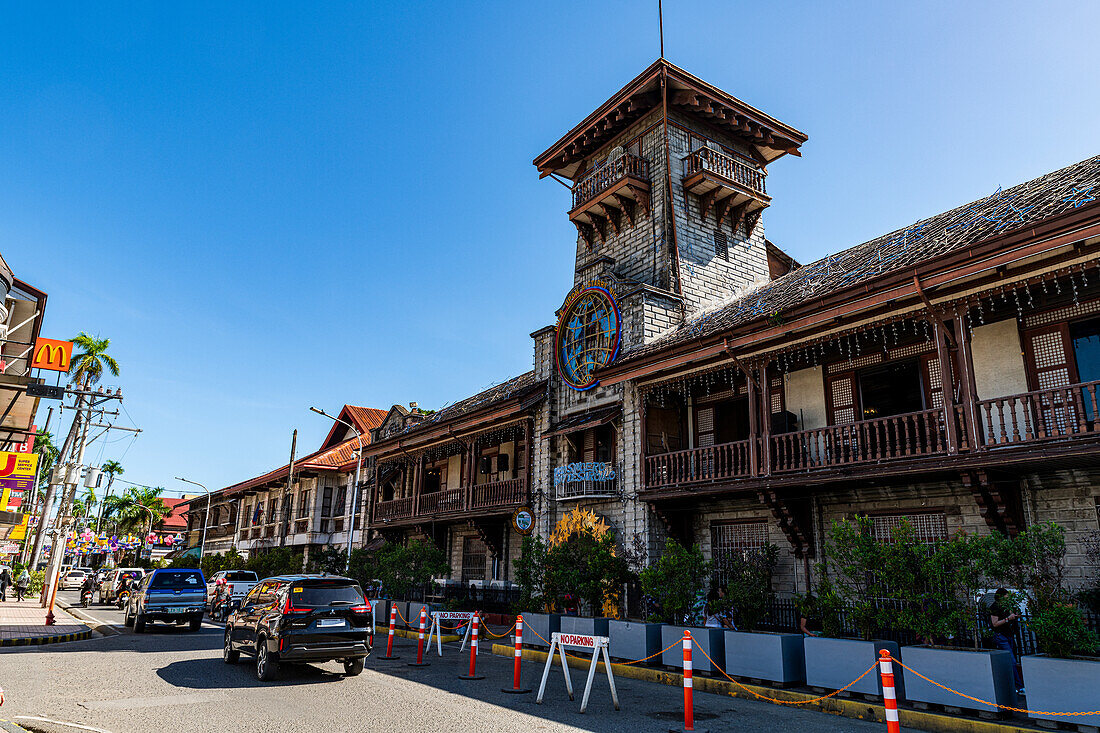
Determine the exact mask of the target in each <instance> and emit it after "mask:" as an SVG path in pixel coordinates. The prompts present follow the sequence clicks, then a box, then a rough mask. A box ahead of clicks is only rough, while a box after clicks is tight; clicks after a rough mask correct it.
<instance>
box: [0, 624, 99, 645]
mask: <svg viewBox="0 0 1100 733" xmlns="http://www.w3.org/2000/svg"><path fill="white" fill-rule="evenodd" d="M90 638H92V630H91V629H90V628H88V627H87V626H85V627H84V630H83V631H75V632H73V633H71V634H58V635H55V636H24V637H21V638H18V639H0V647H9V646H41V645H42V644H60V643H62V642H66V641H84V640H85V639H90Z"/></svg>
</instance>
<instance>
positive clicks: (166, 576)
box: [149, 570, 206, 590]
mask: <svg viewBox="0 0 1100 733" xmlns="http://www.w3.org/2000/svg"><path fill="white" fill-rule="evenodd" d="M149 587H150V588H172V589H173V590H175V589H177V588H179V589H182V590H188V589H195V590H198V589H199V588H203V589H205V587H206V586H205V584H204V583H203V580H202V573H200V572H199V571H197V570H167V571H162V572H159V573H157V574H156V575H154V576H153V579H152V580H151V581H149Z"/></svg>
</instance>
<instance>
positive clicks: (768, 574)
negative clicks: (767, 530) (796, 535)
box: [718, 544, 779, 631]
mask: <svg viewBox="0 0 1100 733" xmlns="http://www.w3.org/2000/svg"><path fill="white" fill-rule="evenodd" d="M778 562H779V548H778V547H776V546H775V545H772V544H768V545H765V546H764V547H763V548H762V549H760V550H754V551H749V552H745V553H741V554H737V555H734V556H732V557H729V558H726V559H724V560H723V561H722V563H721V565H720V567H719V568H718V569H719V571H720V574H721V575H722V577H723V578H724V579H725V580H726V584H725V587H724V588H723V590H724V591H725V594H726V596H725V599H724V600H722V601H719V605H721V606H724V609H722V610H728V611H729V612H730V613H731V614H732V615H733V619H734V622H735V623H736V626H737V628H738V630H740V631H752V630H753V629H755V628H756V626H757V624H759V623H760V620H761V619H763V618H764V615H765V614H766V613H767V610H768V601H770V600H771V598H772V596H773V595H774V593H773V592H772V573H773V572H775V566H776V564H777V563H778Z"/></svg>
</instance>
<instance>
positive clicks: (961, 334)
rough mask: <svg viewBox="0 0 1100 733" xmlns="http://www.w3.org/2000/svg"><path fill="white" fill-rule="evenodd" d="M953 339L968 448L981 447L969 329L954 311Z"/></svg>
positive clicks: (982, 434) (983, 436) (982, 433)
mask: <svg viewBox="0 0 1100 733" xmlns="http://www.w3.org/2000/svg"><path fill="white" fill-rule="evenodd" d="M955 323H956V324H958V325H956V326H955V339H956V341H957V342H958V344H959V379H960V380H961V382H962V405H963V415H964V417H965V418H966V438H967V445H968V446H969V447H970V450H972V451H974V450H980V449H981V448H982V447H983V443H984V442H985V441H984V438H985V433H984V432H983V431H982V423H981V417H980V415H979V414H978V388H977V385H976V384H975V383H974V349H973V344H971V342H970V329H969V328H967V327H966V322H965V321H964V320H963V318H962V316H961V315H960V314H959V313H958V312H957V311H956V313H955Z"/></svg>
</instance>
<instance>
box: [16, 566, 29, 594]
mask: <svg viewBox="0 0 1100 733" xmlns="http://www.w3.org/2000/svg"><path fill="white" fill-rule="evenodd" d="M30 584H31V574H30V573H28V572H27V569H26V568H23V570H21V571H20V573H19V575H18V576H16V578H15V600H16V601H21V600H23V594H24V593H26V592H27V588H28V587H30Z"/></svg>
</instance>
